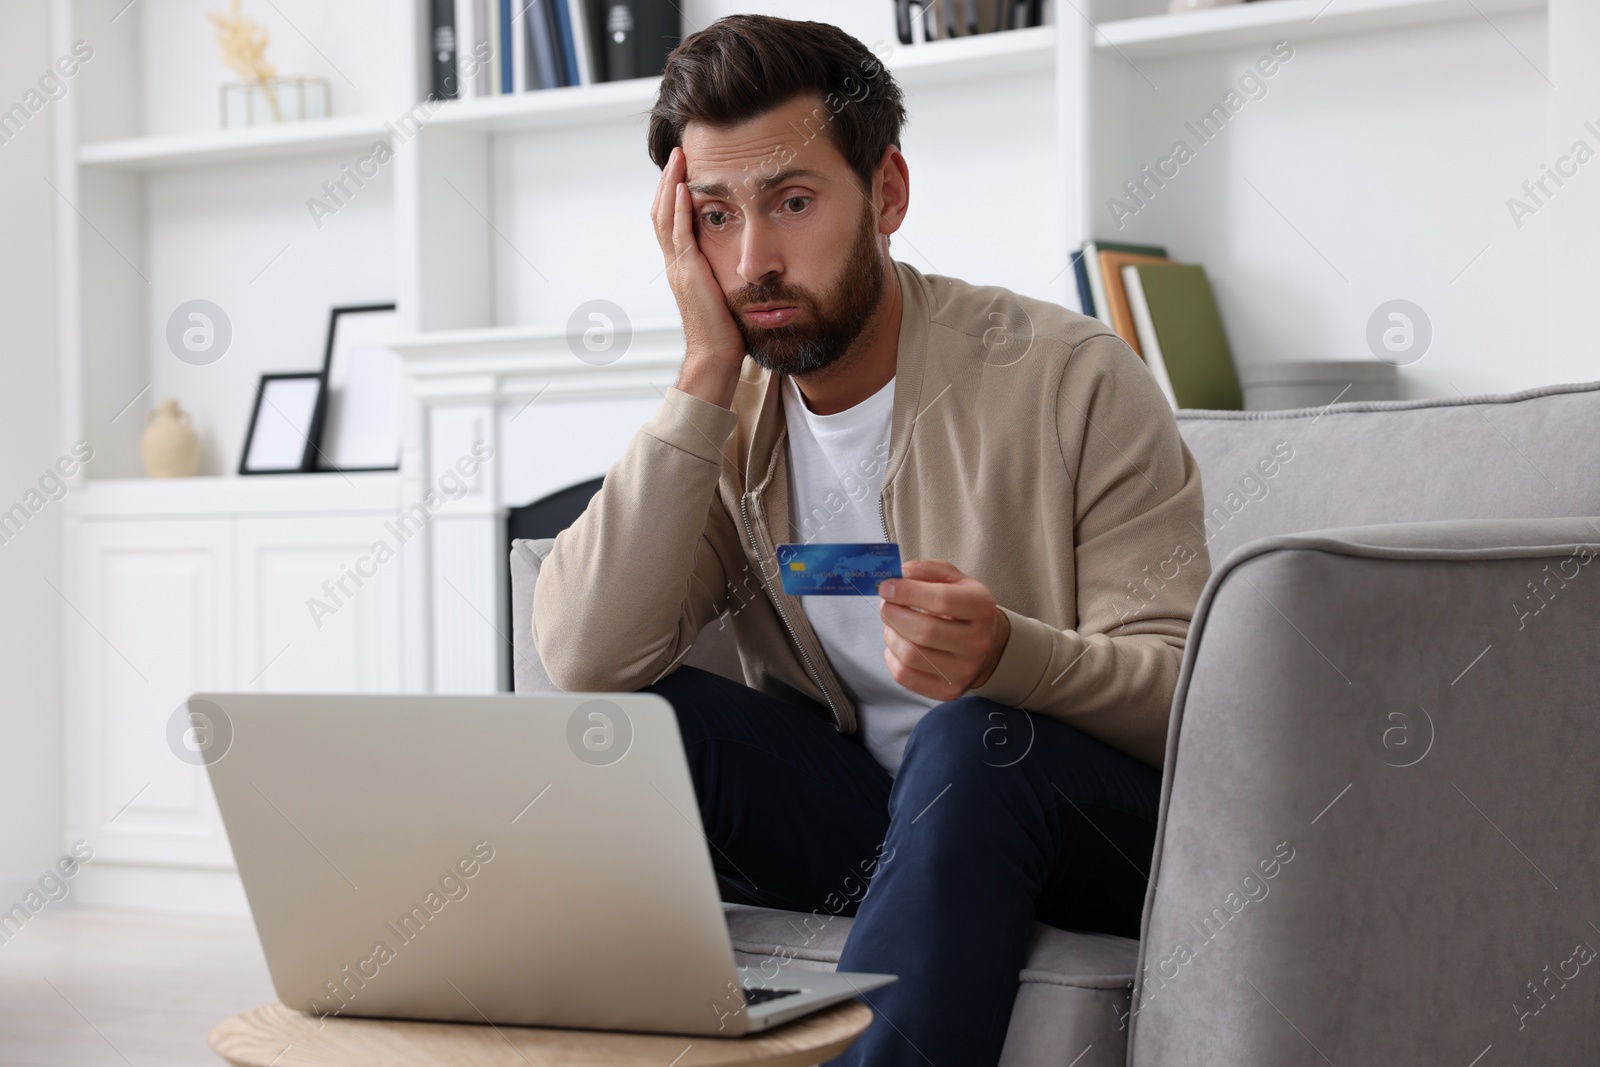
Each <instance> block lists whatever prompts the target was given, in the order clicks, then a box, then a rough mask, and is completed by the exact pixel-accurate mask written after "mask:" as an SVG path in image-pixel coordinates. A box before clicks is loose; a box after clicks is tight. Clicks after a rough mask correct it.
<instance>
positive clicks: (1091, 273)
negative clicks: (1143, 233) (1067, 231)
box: [1080, 240, 1167, 328]
mask: <svg viewBox="0 0 1600 1067" xmlns="http://www.w3.org/2000/svg"><path fill="white" fill-rule="evenodd" d="M1102 251H1111V252H1137V253H1139V254H1140V255H1145V256H1160V257H1161V258H1162V259H1165V258H1166V256H1167V250H1166V249H1165V248H1162V247H1160V246H1159V245H1129V244H1122V243H1120V242H1117V241H1100V240H1092V241H1085V242H1084V243H1083V250H1082V252H1081V253H1080V254H1081V255H1082V257H1083V259H1084V260H1085V261H1086V262H1085V266H1084V273H1085V276H1086V278H1087V281H1088V283H1089V303H1090V304H1092V305H1093V310H1090V308H1088V307H1085V308H1084V310H1083V313H1084V314H1085V315H1093V316H1094V317H1095V318H1097V319H1099V320H1100V321H1101V322H1103V323H1105V324H1106V325H1107V326H1111V325H1112V322H1111V311H1110V309H1109V307H1108V306H1107V304H1106V287H1105V280H1104V278H1103V276H1102V275H1101V273H1100V253H1101V252H1102ZM1113 328H1114V327H1113Z"/></svg>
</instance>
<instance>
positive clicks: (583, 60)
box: [428, 0, 681, 100]
mask: <svg viewBox="0 0 1600 1067" xmlns="http://www.w3.org/2000/svg"><path fill="white" fill-rule="evenodd" d="M429 16H430V18H431V23H432V24H431V25H430V27H429V35H428V41H429V44H430V46H431V49H432V54H431V57H430V58H431V70H432V79H431V80H432V84H431V89H432V94H433V96H434V97H435V98H436V99H439V100H459V99H469V98H472V97H484V96H499V95H502V94H509V93H521V92H527V91H529V90H533V89H558V88H562V87H564V86H568V85H593V84H595V83H596V82H603V81H620V80H622V79H625V78H647V77H652V76H654V75H657V74H660V73H661V71H662V68H664V67H665V66H666V61H667V53H669V52H671V51H672V49H673V48H674V47H676V46H677V44H678V40H679V35H680V33H681V27H680V23H679V16H678V9H677V7H676V6H675V5H674V4H673V2H672V0H429Z"/></svg>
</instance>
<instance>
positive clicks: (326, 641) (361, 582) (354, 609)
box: [233, 515, 404, 693]
mask: <svg viewBox="0 0 1600 1067" xmlns="http://www.w3.org/2000/svg"><path fill="white" fill-rule="evenodd" d="M392 519H393V516H392V515H317V516H308V517H299V518H254V519H243V520H239V521H238V522H237V523H236V525H235V532H234V567H233V571H234V575H235V578H236V580H237V581H238V603H237V610H236V612H235V615H234V626H235V628H236V633H235V641H234V653H235V657H236V660H235V662H236V663H237V667H238V674H237V681H236V682H235V688H238V689H251V690H262V691H268V692H279V693H286V692H298V693H373V692H398V691H400V690H401V689H402V688H404V684H403V682H404V679H403V673H402V669H401V668H402V659H401V653H402V648H401V606H402V605H401V593H402V586H403V582H402V574H401V566H402V563H401V560H400V558H399V555H398V553H393V552H392V551H391V549H390V545H391V542H392V541H393V540H394V538H393V537H392V536H391V535H389V533H388V531H387V530H386V529H385V528H384V524H385V523H387V522H390V521H392ZM375 545H382V546H383V550H382V551H374V546H375Z"/></svg>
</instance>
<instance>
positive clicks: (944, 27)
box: [895, 0, 1044, 44]
mask: <svg viewBox="0 0 1600 1067" xmlns="http://www.w3.org/2000/svg"><path fill="white" fill-rule="evenodd" d="M918 15H920V16H921V17H920V18H919V17H917V16H918ZM1043 23H1044V0H895V28H896V30H897V32H898V33H899V35H900V43H901V44H920V43H922V42H924V41H940V40H944V39H946V38H949V37H971V36H972V35H974V34H978V33H994V32H995V31H997V30H1012V29H1018V28H1020V27H1023V26H1039V25H1042V24H1043Z"/></svg>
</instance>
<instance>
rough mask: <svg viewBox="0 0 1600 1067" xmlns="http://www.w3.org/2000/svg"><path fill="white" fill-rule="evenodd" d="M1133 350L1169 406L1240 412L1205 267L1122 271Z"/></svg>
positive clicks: (1239, 393)
mask: <svg viewBox="0 0 1600 1067" xmlns="http://www.w3.org/2000/svg"><path fill="white" fill-rule="evenodd" d="M1122 280H1123V284H1124V286H1125V287H1126V288H1127V291H1128V308H1129V310H1130V311H1131V312H1132V313H1133V324H1134V329H1135V330H1137V331H1138V333H1139V347H1140V348H1142V349H1144V360H1145V363H1146V364H1147V365H1148V366H1149V367H1150V373H1152V374H1154V375H1155V377H1156V381H1157V382H1159V383H1160V384H1161V391H1162V392H1163V393H1165V394H1166V396H1167V402H1168V403H1170V404H1171V405H1172V406H1173V407H1174V408H1211V409H1212V410H1220V411H1240V410H1243V408H1244V393H1243V392H1242V391H1241V390H1240V388H1239V374H1238V372H1237V371H1236V370H1235V369H1234V366H1233V352H1232V351H1231V350H1230V349H1229V348H1228V336H1227V334H1226V333H1224V332H1223V330H1222V316H1221V315H1219V314H1218V313H1217V301H1216V298H1215V297H1213V296H1212V295H1211V283H1210V282H1209V281H1207V280H1206V272H1205V268H1203V267H1199V266H1195V265H1193V264H1188V263H1146V264H1130V265H1129V266H1126V267H1123V268H1122Z"/></svg>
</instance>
